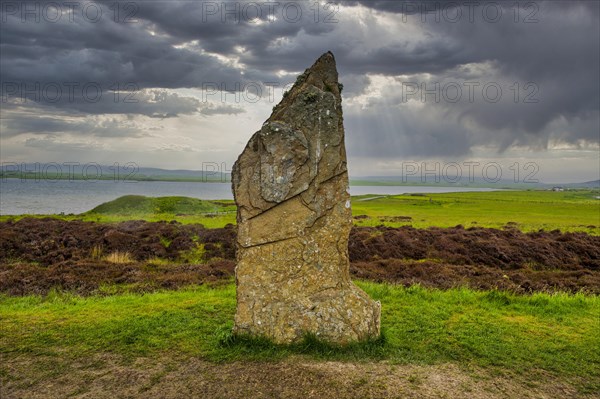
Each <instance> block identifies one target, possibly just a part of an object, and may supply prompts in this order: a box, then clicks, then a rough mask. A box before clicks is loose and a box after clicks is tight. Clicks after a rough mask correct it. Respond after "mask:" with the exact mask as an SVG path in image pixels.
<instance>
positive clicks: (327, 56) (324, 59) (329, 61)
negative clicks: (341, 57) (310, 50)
mask: <svg viewBox="0 0 600 399" xmlns="http://www.w3.org/2000/svg"><path fill="white" fill-rule="evenodd" d="M324 65H327V66H329V67H331V68H333V69H336V65H335V56H334V55H333V53H332V52H331V51H328V52H326V53H323V54H322V55H321V56H320V57H319V58H317V60H316V61H315V63H314V64H313V66H312V67H310V68H309V69H319V68H322V67H323V66H324Z"/></svg>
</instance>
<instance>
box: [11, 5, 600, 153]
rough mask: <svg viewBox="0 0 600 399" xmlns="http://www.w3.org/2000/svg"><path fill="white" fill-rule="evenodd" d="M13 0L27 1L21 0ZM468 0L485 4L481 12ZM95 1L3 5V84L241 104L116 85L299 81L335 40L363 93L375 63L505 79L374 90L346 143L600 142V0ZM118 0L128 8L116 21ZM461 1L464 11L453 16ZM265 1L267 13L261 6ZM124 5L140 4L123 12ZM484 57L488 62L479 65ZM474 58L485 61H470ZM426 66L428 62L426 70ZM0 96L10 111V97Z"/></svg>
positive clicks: (159, 112)
mask: <svg viewBox="0 0 600 399" xmlns="http://www.w3.org/2000/svg"><path fill="white" fill-rule="evenodd" d="M2 3H3V4H6V3H15V4H20V5H19V8H22V7H24V6H23V4H24V3H23V2H6V1H3V2H2ZM45 3H47V2H40V1H35V2H30V4H41V5H42V6H43V4H45ZM465 3H469V4H471V6H473V7H474V11H473V19H472V20H471V15H470V14H469V13H470V9H469V7H470V6H469V7H466V6H465V5H464V4H465ZM59 4H62V3H60V2H59ZM78 4H79V5H80V6H81V7H83V6H84V4H87V3H78ZM92 4H99V7H101V9H102V12H103V14H102V15H103V16H102V18H100V19H99V20H98V21H96V22H91V21H90V20H89V18H88V19H86V18H82V17H81V15H82V14H81V7H80V8H79V11H77V12H76V13H75V14H74V19H73V21H69V20H68V18H61V20H60V21H59V22H56V23H54V22H48V21H44V18H42V20H41V21H40V22H36V21H33V20H31V19H29V20H27V21H26V22H25V23H22V21H21V18H22V15H20V14H19V12H14V10H13V9H7V8H3V9H2V10H3V14H2V26H1V27H0V33H1V35H0V36H1V38H0V50H1V59H0V67H1V71H2V77H1V80H2V83H3V87H2V95H3V96H4V95H7V91H10V90H9V89H10V87H8V86H6V84H16V85H21V84H24V85H29V86H28V87H31V85H35V84H36V83H41V84H42V85H43V84H45V83H49V82H54V83H58V84H60V85H62V84H64V83H66V82H77V83H79V84H80V86H83V85H84V84H86V83H90V82H93V83H96V84H98V85H100V86H101V87H102V90H103V92H104V93H105V95H104V96H103V100H102V101H98V102H97V103H91V102H89V101H86V99H85V98H84V96H82V95H79V96H76V97H75V101H66V100H65V99H61V101H56V102H48V101H46V104H45V105H46V106H47V107H48V109H54V110H55V111H53V112H58V113H61V114H65V115H81V114H92V115H103V114H126V115H143V116H149V117H159V118H166V117H176V116H177V115H180V114H189V113H194V112H198V113H200V114H202V115H204V116H207V117H210V116H211V115H214V114H230V115H235V114H237V113H239V112H241V110H242V108H238V107H232V106H227V105H209V104H205V103H199V102H198V100H196V99H193V98H187V97H184V96H181V95H180V96H177V95H170V94H166V93H165V92H162V93H163V94H162V97H160V100H159V101H155V100H154V99H153V98H152V97H151V95H150V94H148V95H147V96H146V97H143V98H141V100H140V101H138V102H137V103H134V104H131V103H129V104H125V103H122V102H115V101H112V102H111V101H109V100H108V99H110V98H111V96H112V95H113V94H114V93H113V92H112V91H111V90H113V89H112V88H113V87H115V85H118V86H119V87H122V86H123V85H127V84H133V85H135V87H136V88H137V89H138V90H139V91H140V93H142V92H143V90H144V89H179V88H202V87H203V85H205V84H211V83H214V84H217V85H219V86H221V85H223V86H224V87H225V89H226V90H238V87H240V86H239V85H237V86H236V83H242V84H243V83H247V82H252V81H261V82H280V81H282V80H285V82H281V83H288V81H289V80H292V79H290V78H288V79H281V78H278V77H277V76H278V75H277V72H278V71H280V70H284V71H299V72H300V71H302V70H303V69H304V68H305V67H307V66H308V65H310V64H311V63H312V62H313V61H314V59H315V58H316V57H317V56H318V55H320V54H321V53H323V52H324V51H326V50H332V51H333V52H334V53H335V55H336V59H337V61H338V66H339V69H340V72H341V75H342V76H341V79H342V83H344V84H345V85H346V90H345V91H344V96H345V97H346V98H352V97H353V96H357V95H361V94H364V93H365V90H366V88H367V87H368V85H369V84H370V83H372V79H371V78H370V77H369V76H367V75H371V76H373V75H377V74H380V75H386V76H391V77H394V76H400V75H402V76H408V79H410V80H411V82H416V83H419V84H420V83H424V82H426V83H433V82H435V81H439V82H441V83H448V82H458V83H460V84H462V83H464V82H465V81H467V80H473V79H475V80H476V81H478V82H479V83H480V84H481V85H483V84H485V83H488V82H490V81H493V82H499V84H501V85H502V87H503V88H504V89H505V92H504V93H503V98H502V101H499V102H498V103H489V102H486V101H481V100H479V101H475V102H468V101H465V100H464V99H463V100H462V101H458V102H447V101H440V102H427V103H426V104H424V106H423V107H421V108H419V109H414V108H410V109H409V108H407V106H406V104H405V103H403V102H402V101H400V100H399V99H398V97H397V96H394V95H393V94H389V93H388V94H389V96H388V97H387V98H385V99H382V100H385V101H379V102H377V101H371V102H370V104H369V108H368V109H367V110H365V111H364V112H359V111H358V110H356V109H355V111H354V113H353V114H348V112H347V113H346V116H347V119H346V121H347V127H348V128H349V131H352V132H354V136H352V135H349V147H350V148H351V149H352V148H354V149H355V150H356V151H359V150H360V152H361V154H362V155H365V156H369V155H371V156H376V157H378V156H382V155H383V154H389V156H394V154H397V153H398V152H401V153H402V154H411V153H412V154H419V155H423V156H426V155H427V154H429V155H436V156H437V155H443V154H444V153H445V154H448V155H456V154H467V153H468V152H469V151H470V148H471V147H472V146H475V145H482V144H484V145H485V144H493V145H495V146H497V147H498V148H499V149H506V148H509V147H510V146H511V145H530V146H535V147H544V146H545V145H546V144H547V142H548V140H549V139H550V138H551V137H559V138H560V139H561V140H564V141H567V142H571V143H576V142H579V141H581V140H587V141H589V142H595V143H597V142H598V130H599V129H600V127H599V126H598V124H599V122H598V121H599V116H598V109H599V108H600V93H599V92H600V90H599V87H598V70H599V69H600V59H599V50H598V49H599V48H600V32H599V29H600V28H599V26H600V23H599V19H600V18H599V14H600V12H599V5H598V2H595V1H580V2H577V1H569V2H557V1H536V2H531V1H528V2H519V3H515V2H504V3H502V2H489V1H488V2H486V1H479V2H444V1H425V2H424V1H419V2H416V1H352V2H348V1H346V2H339V5H341V6H342V7H341V9H336V8H335V7H334V6H331V5H329V6H324V5H321V6H319V9H318V14H315V11H316V10H315V9H314V6H315V4H316V3H313V2H280V4H279V5H277V6H274V7H273V8H267V7H266V6H264V5H263V6H261V12H260V14H256V13H255V11H256V10H253V9H252V8H248V7H247V6H248V4H249V2H235V1H228V2H222V1H219V2H202V1H181V2H179V1H169V2H167V1H141V2H135V1H133V2H127V3H125V2H122V3H115V2H101V3H92ZM115 4H118V5H119V6H118V7H117V9H118V10H119V11H120V14H119V16H118V18H116V19H117V20H116V21H115ZM126 4H132V5H133V6H131V7H133V8H126ZM255 4H259V5H261V4H265V3H261V2H258V3H255ZM475 4H477V6H475ZM490 4H491V5H492V8H490V12H491V14H488V16H487V17H486V16H485V15H484V14H482V10H483V9H485V7H486V6H487V5H490ZM515 4H517V7H515ZM215 7H216V8H215ZM244 7H247V8H246V11H244V9H245V8H244ZM295 7H299V9H300V10H301V13H302V16H301V18H299V19H298V20H297V21H293V18H294V17H295V15H296V14H295V12H296V8H295ZM325 7H329V8H327V9H326V8H325ZM226 8H227V9H229V10H230V12H229V13H228V12H227V11H226V10H225V9H226ZM365 9H366V10H371V11H372V14H370V15H369V16H368V17H366V18H365V19H364V20H362V21H360V22H361V23H360V24H359V21H358V20H357V18H358V17H357V16H356V14H355V13H354V12H355V11H358V10H365ZM496 9H500V10H501V13H502V17H501V18H500V19H499V20H498V21H493V20H492V19H493V18H492V19H491V18H490V17H489V15H492V16H493V11H494V10H496ZM231 10H233V12H231ZM440 10H447V12H446V14H443V13H442V11H440ZM457 10H459V11H460V12H461V13H462V17H461V18H459V19H458V20H456V21H450V20H449V18H453V17H454V16H456V15H457V14H456V12H457ZM515 10H516V11H515ZM515 12H517V14H515ZM254 15H256V16H257V17H258V18H257V19H251V18H250V17H253V16H254ZM78 16H79V17H78ZM223 16H225V21H223ZM380 16H385V18H386V21H387V23H388V25H389V24H390V21H393V25H396V28H397V29H396V30H394V29H391V30H390V31H389V32H387V35H386V36H383V37H382V36H378V35H381V34H382V31H381V30H380V31H376V28H378V26H379V20H378V18H379V17H380ZM127 17H131V18H129V20H128V21H127V22H126V21H124V19H127ZM270 17H272V18H270ZM327 17H331V18H330V20H329V21H327V20H326V18H327ZM436 18H437V19H436ZM235 19H237V20H235ZM423 21H424V22H423ZM384 33H386V32H384ZM477 64H480V65H488V66H489V68H488V69H487V70H483V71H482V70H475V69H476V68H475V67H469V65H477ZM469 68H474V70H473V71H472V72H471V73H469V72H468V71H467V70H468V69H469ZM424 74H429V75H428V77H427V78H423V76H424ZM514 82H518V83H519V85H520V87H523V86H524V85H526V84H528V83H533V84H535V87H537V88H538V91H537V99H539V102H538V103H537V104H527V105H526V106H525V105H524V104H523V103H522V101H518V102H514V101H512V102H511V101H510V100H509V99H510V95H512V94H511V93H510V92H509V87H510V85H511V84H512V83H514ZM12 87H14V86H12ZM520 90H522V89H520ZM159 92H160V91H159ZM144 93H145V92H144ZM521 94H527V93H521ZM13 97H14V96H13ZM520 100H522V98H521V99H520ZM2 105H3V108H4V111H3V118H5V117H6V114H7V113H8V112H11V111H10V107H7V106H6V104H2ZM36 106H38V105H36ZM247 106H251V104H247ZM7 109H8V111H7ZM19 115H21V114H15V115H10V116H11V117H12V118H13V122H10V123H13V125H11V126H9V127H10V134H12V135H14V134H19V126H21V129H22V130H21V133H24V132H30V133H35V132H36V131H37V132H45V133H47V134H53V133H57V132H60V131H62V130H60V128H59V126H57V125H56V123H57V122H51V123H49V125H47V126H44V125H43V124H40V123H37V125H36V122H35V121H32V122H27V121H23V122H22V123H21V124H20V125H19V123H17V122H15V121H16V119H18V118H19ZM434 118H437V119H434ZM557 120H559V121H563V122H561V123H562V124H561V130H560V132H556V131H555V129H554V130H553V128H552V124H553V123H555V122H556V121H557ZM38 122H39V121H38ZM10 123H8V125H10ZM28 123H29V125H28ZM466 124H469V126H471V127H470V128H467V126H466ZM3 125H4V126H7V123H6V122H5V123H3ZM34 125H35V126H34ZM473 125H474V126H475V128H473V127H472V126H473ZM36 126H37V130H36ZM373 126H376V128H375V129H373ZM85 131H88V132H89V131H90V129H87V130H85ZM100 131H102V130H100ZM57 134H58V133H57ZM123 134H127V131H124V132H123ZM131 134H139V132H138V133H134V132H131ZM3 135H5V132H3ZM352 137H354V138H352ZM369 143H370V144H369Z"/></svg>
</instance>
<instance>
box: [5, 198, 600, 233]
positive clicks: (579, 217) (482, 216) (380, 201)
mask: <svg viewBox="0 0 600 399" xmlns="http://www.w3.org/2000/svg"><path fill="white" fill-rule="evenodd" d="M597 196H600V192H599V191H590V190H572V191H563V192H552V191H495V192H463V193H447V194H411V195H393V196H392V195H390V196H379V195H363V196H357V197H353V198H352V212H353V215H354V216H355V217H356V216H359V217H360V216H362V215H365V216H367V217H366V218H362V219H357V220H356V221H355V224H356V225H358V226H377V225H386V226H390V227H398V226H403V225H412V226H413V227H416V228H427V227H432V226H437V227H453V226H456V225H459V224H460V225H463V226H464V227H474V226H478V227H493V228H503V227H505V226H506V225H507V224H510V225H512V226H513V227H517V228H519V229H520V230H522V231H526V232H527V231H537V230H540V229H544V230H554V229H559V230H561V231H565V232H566V231H583V232H587V233H589V234H594V235H600V200H599V199H597V198H596V197H597ZM51 216H52V217H59V218H61V219H66V220H75V219H77V220H85V221H96V222H121V221H126V220H131V219H141V220H147V221H160V220H167V221H170V220H177V221H179V222H181V223H201V224H203V225H205V226H206V227H209V228H215V227H223V226H225V225H226V224H228V223H231V224H235V204H234V203H233V201H227V200H224V201H202V200H197V199H193V198H185V197H163V198H147V197H142V196H125V197H121V198H119V199H117V200H115V201H111V202H109V203H107V204H103V205H100V206H99V207H97V208H95V209H93V210H91V211H89V212H86V213H83V214H80V215H51ZM20 217H22V216H16V217H15V216H7V215H4V216H0V220H8V219H18V218H20ZM38 217H41V215H39V216H38Z"/></svg>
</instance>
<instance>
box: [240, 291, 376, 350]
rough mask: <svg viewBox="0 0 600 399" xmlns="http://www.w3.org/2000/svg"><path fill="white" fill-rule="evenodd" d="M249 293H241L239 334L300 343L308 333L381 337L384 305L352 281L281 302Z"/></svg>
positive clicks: (339, 339)
mask: <svg viewBox="0 0 600 399" xmlns="http://www.w3.org/2000/svg"><path fill="white" fill-rule="evenodd" d="M282 291H287V290H285V288H284V287H282ZM247 295H248V293H246V294H244V293H238V296H242V297H243V298H242V301H241V302H238V303H239V304H240V306H238V311H237V313H236V317H235V328H234V332H235V333H238V334H249V335H253V336H262V337H267V338H270V339H272V340H273V341H274V342H277V343H282V344H289V343H293V342H298V341H300V340H302V338H303V337H304V336H305V335H306V334H308V333H310V334H315V335H316V336H317V337H318V338H321V339H323V340H325V341H328V342H335V343H340V344H345V343H349V342H354V341H361V340H365V339H368V338H376V337H378V336H379V325H380V324H379V319H380V314H381V304H380V303H379V302H375V301H372V300H371V299H370V298H369V297H368V296H367V294H366V293H365V292H363V291H362V290H361V289H360V288H358V287H356V286H355V285H354V284H352V283H350V284H348V285H346V286H344V287H340V288H326V289H325V290H323V291H321V292H318V293H315V294H313V295H311V296H296V297H295V298H293V299H292V298H290V299H287V300H282V301H269V302H263V301H260V300H256V301H253V300H251V298H249V297H247ZM244 297H245V298H244Z"/></svg>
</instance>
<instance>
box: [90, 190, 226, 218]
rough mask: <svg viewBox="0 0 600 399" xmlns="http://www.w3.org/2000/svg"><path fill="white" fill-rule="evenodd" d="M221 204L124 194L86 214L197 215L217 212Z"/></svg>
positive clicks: (184, 198)
mask: <svg viewBox="0 0 600 399" xmlns="http://www.w3.org/2000/svg"><path fill="white" fill-rule="evenodd" d="M220 209H221V206H220V205H218V204H216V203H213V202H211V201H204V200H199V199H196V198H190V197H156V198H154V197H145V196H143V195H125V196H123V197H119V198H117V199H116V200H113V201H109V202H105V203H103V204H101V205H98V206H97V207H95V208H94V209H92V210H91V211H89V212H87V213H88V214H99V215H132V216H135V215H147V214H153V213H154V214H161V213H168V214H174V215H176V214H184V215H197V214H205V213H211V212H217V211H219V210H220Z"/></svg>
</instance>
